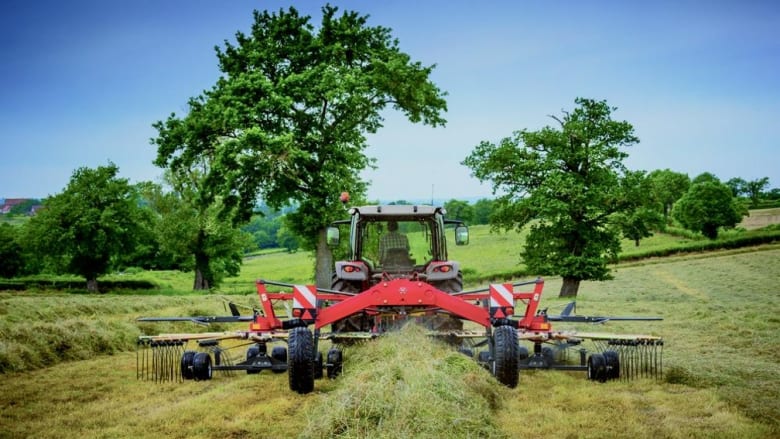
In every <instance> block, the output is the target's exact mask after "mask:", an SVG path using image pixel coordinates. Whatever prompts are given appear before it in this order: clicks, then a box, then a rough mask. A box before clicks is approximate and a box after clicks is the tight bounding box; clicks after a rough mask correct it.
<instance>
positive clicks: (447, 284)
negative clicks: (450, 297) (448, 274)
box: [431, 271, 463, 294]
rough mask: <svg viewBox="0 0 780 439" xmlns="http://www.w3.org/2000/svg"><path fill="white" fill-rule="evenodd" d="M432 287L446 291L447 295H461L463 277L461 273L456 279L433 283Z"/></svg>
mask: <svg viewBox="0 0 780 439" xmlns="http://www.w3.org/2000/svg"><path fill="white" fill-rule="evenodd" d="M431 285H433V286H434V287H436V288H438V289H440V290H442V291H444V292H445V293H449V294H452V293H460V292H461V291H463V275H462V274H461V273H460V271H459V272H458V274H457V275H456V276H455V277H454V278H452V279H447V280H443V281H439V282H432V283H431Z"/></svg>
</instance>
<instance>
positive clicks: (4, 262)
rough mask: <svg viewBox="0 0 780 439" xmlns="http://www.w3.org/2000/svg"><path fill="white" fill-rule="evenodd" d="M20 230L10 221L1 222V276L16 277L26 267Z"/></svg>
mask: <svg viewBox="0 0 780 439" xmlns="http://www.w3.org/2000/svg"><path fill="white" fill-rule="evenodd" d="M18 235H19V230H18V229H17V227H15V226H12V225H10V224H8V223H3V224H0V277H14V276H18V275H19V274H21V272H22V270H23V269H24V256H23V251H22V246H21V245H20V244H19V240H18V238H17V237H18Z"/></svg>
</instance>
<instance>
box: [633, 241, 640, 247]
mask: <svg viewBox="0 0 780 439" xmlns="http://www.w3.org/2000/svg"><path fill="white" fill-rule="evenodd" d="M634 245H635V246H636V247H639V240H638V239H635V240H634Z"/></svg>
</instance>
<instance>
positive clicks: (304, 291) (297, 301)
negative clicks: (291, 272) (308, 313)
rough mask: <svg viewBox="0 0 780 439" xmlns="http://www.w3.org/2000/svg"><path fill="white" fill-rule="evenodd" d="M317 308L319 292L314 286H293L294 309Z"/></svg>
mask: <svg viewBox="0 0 780 439" xmlns="http://www.w3.org/2000/svg"><path fill="white" fill-rule="evenodd" d="M316 307H317V290H316V289H315V288H314V286H312V285H293V308H302V309H311V308H316Z"/></svg>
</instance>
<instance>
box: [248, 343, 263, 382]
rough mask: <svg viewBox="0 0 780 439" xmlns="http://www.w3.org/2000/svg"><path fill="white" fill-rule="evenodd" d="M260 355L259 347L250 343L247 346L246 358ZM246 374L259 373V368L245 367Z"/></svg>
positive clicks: (250, 358)
mask: <svg viewBox="0 0 780 439" xmlns="http://www.w3.org/2000/svg"><path fill="white" fill-rule="evenodd" d="M258 355H260V347H259V346H258V345H252V346H250V347H249V349H247V350H246V360H247V361H249V360H252V359H253V358H255V357H256V356H258ZM246 373H247V375H255V374H258V373H260V371H259V370H251V369H247V371H246Z"/></svg>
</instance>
